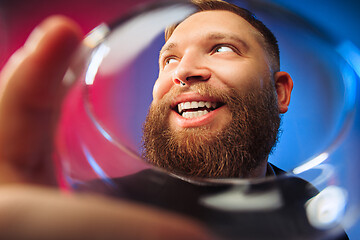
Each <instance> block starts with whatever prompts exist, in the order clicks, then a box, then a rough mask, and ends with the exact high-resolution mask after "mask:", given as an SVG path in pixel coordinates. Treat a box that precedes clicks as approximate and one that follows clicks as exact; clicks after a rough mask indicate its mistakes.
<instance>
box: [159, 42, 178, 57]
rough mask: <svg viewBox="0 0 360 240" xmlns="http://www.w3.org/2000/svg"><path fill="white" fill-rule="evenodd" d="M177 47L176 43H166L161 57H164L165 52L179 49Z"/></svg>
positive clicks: (161, 51)
mask: <svg viewBox="0 0 360 240" xmlns="http://www.w3.org/2000/svg"><path fill="white" fill-rule="evenodd" d="M177 46H178V45H177V44H176V43H169V44H166V43H165V45H164V46H163V47H162V48H161V50H160V55H159V56H161V55H163V54H164V52H166V51H170V50H171V49H174V48H177Z"/></svg>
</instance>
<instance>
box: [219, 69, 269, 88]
mask: <svg viewBox="0 0 360 240" xmlns="http://www.w3.org/2000/svg"><path fill="white" fill-rule="evenodd" d="M216 75H217V76H218V78H219V79H220V80H221V82H222V83H223V84H224V85H226V86H227V87H231V88H234V89H237V90H244V89H249V88H252V87H261V86H262V85H263V81H264V79H265V77H266V76H268V74H267V73H266V71H265V70H264V69H261V68H259V67H258V65H257V64H246V63H242V64H228V65H222V66H221V67H218V70H217V71H216Z"/></svg>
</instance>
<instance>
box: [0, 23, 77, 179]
mask: <svg viewBox="0 0 360 240" xmlns="http://www.w3.org/2000/svg"><path fill="white" fill-rule="evenodd" d="M81 38H82V34H81V31H80V28H79V27H78V26H77V25H76V24H75V23H73V22H72V21H71V20H69V19H66V18H64V17H60V16H57V17H51V18H49V19H47V20H46V21H44V22H43V23H42V24H40V25H39V26H38V27H37V28H36V29H35V30H34V31H33V32H32V33H31V35H30V37H29V38H28V40H27V41H26V43H25V45H24V46H23V47H22V48H20V49H19V50H18V51H17V52H16V53H15V54H14V55H13V56H12V57H11V58H10V60H9V61H8V63H7V64H6V65H5V66H4V68H3V70H2V72H1V75H0V183H10V182H26V183H40V184H55V182H56V181H55V177H54V173H53V165H52V158H51V154H52V147H53V134H54V130H55V127H56V123H57V120H58V115H59V110H60V106H61V102H62V98H63V96H64V95H65V93H66V90H67V89H66V88H67V87H65V86H64V85H63V84H62V79H63V77H64V74H65V72H66V70H67V68H68V66H69V64H70V60H71V57H72V53H73V52H74V51H75V49H76V48H77V46H78V45H79V43H80V41H81Z"/></svg>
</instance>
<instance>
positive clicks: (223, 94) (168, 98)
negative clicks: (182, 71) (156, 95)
mask: <svg viewBox="0 0 360 240" xmlns="http://www.w3.org/2000/svg"><path fill="white" fill-rule="evenodd" d="M194 92H195V93H198V94H199V95H201V96H204V97H211V98H214V99H217V100H218V101H219V102H222V103H225V104H229V103H231V102H233V101H234V99H233V96H235V95H237V96H239V95H246V94H245V93H241V92H240V91H239V90H236V89H235V88H226V89H225V88H220V89H219V88H216V87H213V86H211V85H209V84H208V83H206V82H196V83H192V84H191V85H190V86H188V87H186V88H184V87H181V88H180V87H173V88H171V89H170V90H169V91H168V92H167V93H166V94H165V95H164V97H163V99H162V100H161V105H163V106H164V105H165V106H170V105H171V103H172V100H173V99H174V98H175V97H177V96H179V95H181V94H184V93H194ZM152 105H153V104H152Z"/></svg>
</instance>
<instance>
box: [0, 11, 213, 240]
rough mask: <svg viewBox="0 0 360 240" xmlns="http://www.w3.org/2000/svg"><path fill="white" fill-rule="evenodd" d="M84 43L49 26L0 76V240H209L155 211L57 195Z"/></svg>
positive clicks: (56, 21)
mask: <svg viewBox="0 0 360 240" xmlns="http://www.w3.org/2000/svg"><path fill="white" fill-rule="evenodd" d="M81 38H82V34H81V31H80V30H79V27H78V26H77V25H76V24H75V23H74V22H72V21H71V20H69V19H67V18H64V17H60V16H56V17H51V18H49V19H47V20H45V21H44V22H43V23H42V24H41V25H40V26H39V27H37V28H36V29H35V30H34V32H33V33H32V34H31V35H30V37H29V39H28V40H27V42H26V43H25V45H24V46H23V47H22V48H21V49H19V50H18V51H17V52H16V53H15V54H14V55H13V56H12V57H11V58H10V60H9V61H8V63H7V64H6V65H5V67H4V68H3V70H2V72H1V74H0V213H1V218H0V239H88V240H89V239H209V238H208V235H207V234H206V233H205V231H204V228H203V227H202V226H201V224H199V223H197V222H196V221H194V220H191V219H187V218H184V217H180V216H178V215H175V214H171V213H166V212H164V211H161V210H158V209H152V208H150V207H145V206H140V205H136V204H132V203H127V202H124V201H120V200H112V199H109V198H105V197H99V196H93V195H80V194H65V193H62V192H60V191H58V190H57V189H56V188H50V187H39V186H35V185H34V184H38V185H39V184H41V185H54V186H55V185H56V179H55V177H54V171H53V164H52V158H51V154H52V147H53V134H54V131H55V127H56V123H57V120H58V116H59V111H60V107H61V102H62V100H63V97H64V95H65V93H66V91H67V88H68V87H66V86H64V85H63V82H62V79H63V77H64V74H65V72H66V70H67V68H68V67H69V64H70V61H71V57H72V53H73V52H74V51H75V49H76V48H77V47H78V45H79V43H80V41H81Z"/></svg>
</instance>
